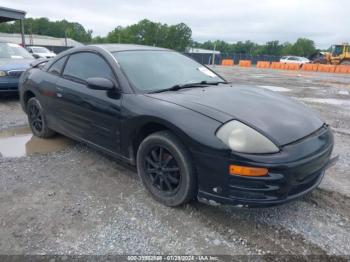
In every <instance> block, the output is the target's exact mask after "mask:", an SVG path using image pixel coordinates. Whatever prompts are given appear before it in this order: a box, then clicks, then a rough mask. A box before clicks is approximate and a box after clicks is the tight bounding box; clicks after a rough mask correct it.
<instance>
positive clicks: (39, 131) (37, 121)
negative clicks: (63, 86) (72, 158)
mask: <svg viewBox="0 0 350 262" xmlns="http://www.w3.org/2000/svg"><path fill="white" fill-rule="evenodd" d="M26 111H27V116H28V122H29V126H30V129H31V130H32V133H33V135H35V136H37V137H40V138H49V137H52V136H54V135H55V134H56V132H55V131H53V130H52V129H50V128H48V126H47V122H46V118H45V114H44V110H43V108H42V106H41V104H40V102H39V100H38V99H37V98H35V97H32V98H31V99H29V100H28V103H27V106H26Z"/></svg>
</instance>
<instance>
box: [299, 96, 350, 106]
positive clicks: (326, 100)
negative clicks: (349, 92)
mask: <svg viewBox="0 0 350 262" xmlns="http://www.w3.org/2000/svg"><path fill="white" fill-rule="evenodd" d="M297 99H299V100H302V101H304V102H311V103H319V104H328V105H335V106H350V100H345V99H335V98H312V97H304V98H297Z"/></svg>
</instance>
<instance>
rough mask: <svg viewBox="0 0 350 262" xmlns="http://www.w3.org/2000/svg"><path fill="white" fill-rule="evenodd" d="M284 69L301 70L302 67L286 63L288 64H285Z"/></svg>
mask: <svg viewBox="0 0 350 262" xmlns="http://www.w3.org/2000/svg"><path fill="white" fill-rule="evenodd" d="M283 69H285V70H299V69H300V65H299V64H292V63H286V64H284V66H283Z"/></svg>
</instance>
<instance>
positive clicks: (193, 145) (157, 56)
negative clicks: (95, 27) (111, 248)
mask: <svg viewBox="0 0 350 262" xmlns="http://www.w3.org/2000/svg"><path fill="white" fill-rule="evenodd" d="M40 63H42V61H38V62H35V64H32V68H31V69H28V70H27V71H26V72H25V73H23V74H22V76H21V78H20V100H21V105H22V107H23V110H24V111H25V112H26V114H27V115H28V121H29V124H30V127H31V130H32V132H33V134H34V135H35V136H38V137H41V138H49V137H52V136H53V135H55V133H56V132H57V133H60V134H63V135H65V136H68V137H71V138H73V139H75V140H78V141H81V142H84V143H87V144H89V145H91V146H93V147H95V148H97V149H100V150H102V151H104V152H106V153H108V154H110V155H112V156H114V157H116V158H119V159H121V160H123V161H125V162H127V163H129V164H131V165H135V166H137V171H138V174H139V176H140V178H141V180H142V182H143V184H144V186H145V188H146V189H147V190H148V191H149V193H150V194H151V195H152V196H153V198H154V199H156V200H157V201H159V202H161V203H163V204H164V205H167V206H178V205H181V204H184V203H186V202H188V201H190V200H192V199H195V198H197V199H198V200H199V201H202V202H206V203H209V204H219V203H222V204H231V205H243V206H251V207H259V206H272V205H277V204H282V203H285V202H288V201H290V200H293V199H296V198H298V197H300V196H302V195H304V194H306V193H308V192H310V191H311V190H313V189H314V188H315V187H317V185H318V184H319V183H320V181H321V180H322V177H323V175H324V173H325V169H326V168H327V167H329V166H330V165H332V164H333V163H334V162H335V161H336V158H333V159H331V153H332V149H333V135H332V132H331V129H330V127H329V126H328V125H327V124H325V123H324V122H323V121H322V120H320V119H319V118H318V116H316V115H315V113H314V112H313V111H311V110H310V109H309V108H307V107H306V106H304V105H302V104H300V103H298V102H296V101H293V100H291V99H288V98H286V97H284V96H281V95H279V94H276V93H274V92H271V91H268V90H262V89H259V88H255V87H251V86H240V85H235V84H234V83H233V84H231V83H228V82H226V81H225V79H224V78H222V77H221V76H219V75H218V74H216V73H215V72H213V71H212V70H210V69H209V68H207V67H205V66H203V65H201V64H199V63H197V62H195V61H193V60H192V59H190V58H188V57H186V56H184V55H182V54H179V53H177V52H175V51H172V50H168V49H162V48H156V47H147V46H139V45H122V44H111V45H92V46H85V47H79V48H73V49H70V50H68V51H65V52H63V53H60V54H59V55H57V56H56V57H55V58H54V59H51V60H50V61H46V64H44V65H43V64H41V65H40V66H39V64H40Z"/></svg>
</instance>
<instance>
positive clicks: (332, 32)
mask: <svg viewBox="0 0 350 262" xmlns="http://www.w3.org/2000/svg"><path fill="white" fill-rule="evenodd" d="M0 5H1V6H5V7H9V8H15V9H20V10H24V11H26V12H27V17H35V18H37V17H47V18H49V19H50V20H62V19H66V20H68V21H71V22H78V23H80V24H82V25H83V26H84V27H85V28H86V29H91V30H93V35H94V36H97V35H100V36H105V35H106V34H107V33H108V32H109V31H111V30H113V29H114V28H115V27H117V26H118V25H121V26H127V25H130V24H133V23H137V22H138V21H140V20H142V19H144V18H147V19H149V20H152V21H155V22H161V23H167V24H176V23H181V22H184V23H186V24H187V25H188V26H189V27H191V29H192V38H193V39H194V40H196V41H199V42H204V41H207V40H217V39H220V40H225V41H227V42H231V43H234V42H237V41H245V40H251V41H254V42H257V43H260V44H262V43H265V42H267V41H270V40H279V41H280V42H286V41H289V42H295V41H296V39H297V38H299V37H306V38H310V39H312V40H314V41H315V44H316V46H317V47H318V48H328V47H329V46H331V45H332V44H336V43H342V42H350V13H349V11H350V1H348V0H260V1H259V0H255V1H254V0H220V1H214V0H211V1H210V0H200V1H199V0H185V1H184V0H177V1H172V0H95V1H93V0H56V1H52V0H45V1H42V0H30V1H28V0H16V1H14V0H2V1H1V2H0Z"/></svg>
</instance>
